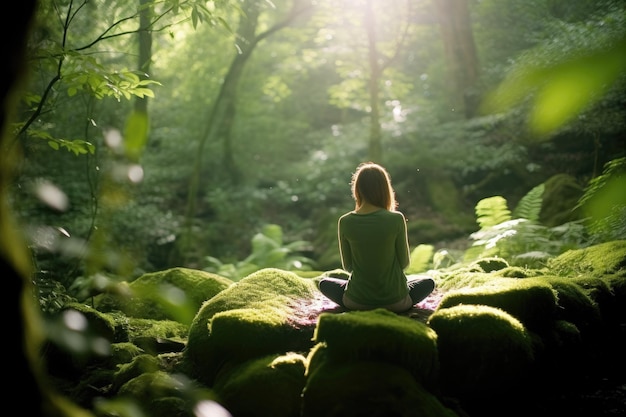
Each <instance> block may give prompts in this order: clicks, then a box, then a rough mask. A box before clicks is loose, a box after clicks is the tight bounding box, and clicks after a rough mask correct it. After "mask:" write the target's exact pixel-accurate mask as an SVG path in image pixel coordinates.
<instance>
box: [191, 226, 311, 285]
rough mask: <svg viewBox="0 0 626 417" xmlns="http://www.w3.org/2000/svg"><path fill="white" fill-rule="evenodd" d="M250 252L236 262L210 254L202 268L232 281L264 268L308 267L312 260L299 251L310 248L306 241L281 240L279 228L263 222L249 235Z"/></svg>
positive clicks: (309, 268)
mask: <svg viewBox="0 0 626 417" xmlns="http://www.w3.org/2000/svg"><path fill="white" fill-rule="evenodd" d="M251 242H252V253H251V254H250V255H248V257H246V258H245V259H244V260H242V261H240V262H236V263H227V264H224V263H222V262H221V261H220V260H219V259H217V258H214V257H212V256H207V257H205V261H206V262H207V263H208V266H205V267H204V268H203V270H204V271H208V272H213V273H215V274H217V275H220V276H223V277H226V278H229V279H231V280H233V281H239V280H240V279H242V278H244V277H246V276H248V275H250V274H251V273H253V272H256V271H259V270H261V269H264V268H278V269H283V270H286V271H310V270H311V269H312V267H313V265H314V261H313V260H312V259H310V258H307V257H306V256H303V255H301V254H300V253H301V252H303V251H306V250H310V244H309V242H306V241H301V240H300V241H294V242H290V243H284V242H283V231H282V228H281V227H280V226H278V225H276V224H267V225H265V226H264V227H263V230H262V231H261V232H260V233H257V234H255V235H254V236H253V237H252V240H251Z"/></svg>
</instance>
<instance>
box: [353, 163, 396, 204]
mask: <svg viewBox="0 0 626 417" xmlns="http://www.w3.org/2000/svg"><path fill="white" fill-rule="evenodd" d="M350 188H351V190H352V198H354V201H356V206H355V209H357V210H358V209H359V207H361V206H362V205H363V203H365V202H368V203H370V204H373V205H374V206H376V207H382V208H385V209H387V210H389V211H393V210H395V209H396V208H397V206H398V203H397V201H396V195H395V192H394V190H393V187H392V186H391V176H390V175H389V173H388V172H387V170H386V169H385V168H383V167H382V166H380V165H378V164H376V163H374V162H363V163H361V164H359V166H358V167H357V169H356V171H355V172H354V174H352V181H351V182H350Z"/></svg>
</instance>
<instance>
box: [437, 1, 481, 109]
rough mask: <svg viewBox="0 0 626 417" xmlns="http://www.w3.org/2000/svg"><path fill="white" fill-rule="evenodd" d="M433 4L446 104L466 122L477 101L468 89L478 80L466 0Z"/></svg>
mask: <svg viewBox="0 0 626 417" xmlns="http://www.w3.org/2000/svg"><path fill="white" fill-rule="evenodd" d="M433 3H434V5H435V11H436V15H437V17H438V19H439V26H440V30H441V37H442V39H443V45H444V51H445V56H446V62H447V65H448V77H449V84H448V85H449V95H450V102H451V103H450V104H451V106H452V107H453V108H454V109H455V111H458V112H461V113H462V114H464V115H465V116H466V117H468V118H469V117H472V116H473V115H474V113H475V110H476V109H475V107H476V106H475V103H476V102H477V100H476V99H475V97H474V93H473V91H472V87H474V85H475V83H476V80H477V78H478V57H477V54H476V45H475V43H474V35H473V32H472V26H471V19H470V14H469V6H468V3H467V0H437V1H435V2H433Z"/></svg>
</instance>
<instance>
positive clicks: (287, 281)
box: [183, 268, 324, 385]
mask: <svg viewBox="0 0 626 417" xmlns="http://www.w3.org/2000/svg"><path fill="white" fill-rule="evenodd" d="M323 303H324V299H323V296H322V295H321V293H320V292H319V290H318V289H317V286H316V284H315V282H314V281H313V280H311V279H307V278H302V277H300V276H298V275H296V274H295V273H292V272H289V271H284V270H280V269H274V268H268V269H262V270H260V271H257V272H255V273H253V274H251V275H249V276H247V277H245V278H243V279H242V280H240V281H238V282H236V283H235V284H233V285H232V286H230V287H229V288H227V289H225V290H224V291H222V292H221V293H219V294H217V295H216V296H215V297H213V298H212V299H210V300H208V301H207V302H205V303H204V304H203V305H202V308H201V309H200V310H199V311H198V314H197V315H196V317H195V318H194V320H193V322H192V324H191V326H190V329H189V336H188V341H187V347H186V348H185V351H184V355H183V366H185V368H186V369H188V372H189V373H190V374H191V375H193V376H194V377H197V378H198V379H199V380H201V381H202V382H204V383H206V384H208V385H211V384H212V383H213V380H214V378H215V376H216V375H217V372H218V371H219V370H220V368H222V367H223V366H225V365H228V364H232V362H235V363H240V362H244V361H247V360H250V359H254V358H258V357H262V356H267V355H271V354H282V353H286V352H289V351H295V352H299V351H304V352H306V351H308V349H309V348H310V347H311V346H312V342H311V338H312V336H313V330H314V328H315V324H316V318H317V313H316V312H319V310H320V309H322V308H323Z"/></svg>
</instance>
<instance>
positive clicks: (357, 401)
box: [300, 347, 457, 417]
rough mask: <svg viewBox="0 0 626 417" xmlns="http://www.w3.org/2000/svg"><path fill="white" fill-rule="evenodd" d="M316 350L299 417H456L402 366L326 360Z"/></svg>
mask: <svg viewBox="0 0 626 417" xmlns="http://www.w3.org/2000/svg"><path fill="white" fill-rule="evenodd" d="M325 349H326V348H325V347H322V348H318V349H317V350H316V353H315V356H318V358H317V359H316V363H317V364H318V365H317V366H316V370H315V372H313V373H312V374H311V375H310V376H309V377H308V378H307V382H306V386H305V388H304V391H303V393H302V413H301V414H300V416H301V417H318V416H326V417H340V416H341V417H358V416H368V417H396V416H397V417H400V416H438V417H457V414H456V413H455V412H454V411H453V410H451V409H450V408H448V407H446V406H445V405H444V404H443V403H442V402H441V401H440V399H439V398H438V397H437V396H436V395H434V394H433V393H431V392H430V391H427V390H426V389H424V388H423V387H422V386H421V385H420V384H419V382H417V381H416V380H415V379H414V378H413V376H412V375H411V373H410V372H409V371H408V370H406V369H405V368H403V367H401V366H397V365H394V364H391V363H388V362H384V361H365V360H364V361H351V360H347V361H339V362H337V361H332V360H331V361H328V360H327V359H322V357H324V358H325V357H326V355H325V353H324V350H325Z"/></svg>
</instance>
